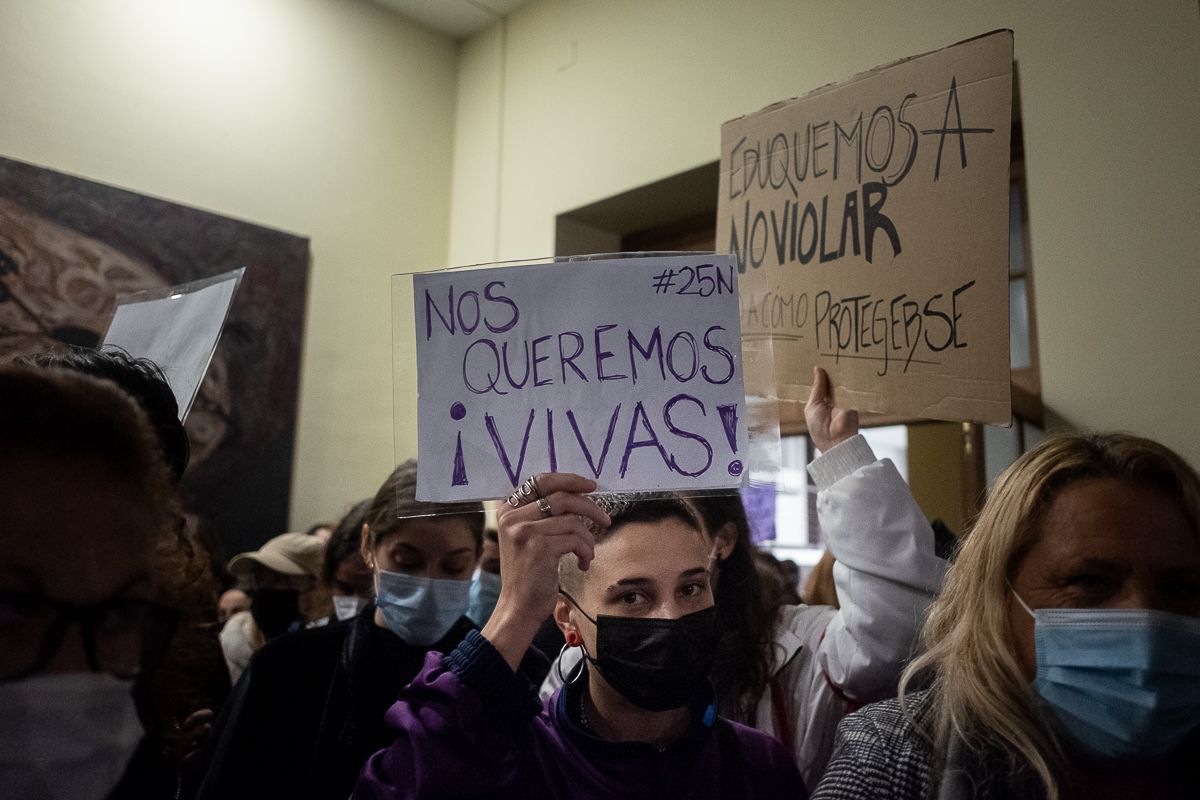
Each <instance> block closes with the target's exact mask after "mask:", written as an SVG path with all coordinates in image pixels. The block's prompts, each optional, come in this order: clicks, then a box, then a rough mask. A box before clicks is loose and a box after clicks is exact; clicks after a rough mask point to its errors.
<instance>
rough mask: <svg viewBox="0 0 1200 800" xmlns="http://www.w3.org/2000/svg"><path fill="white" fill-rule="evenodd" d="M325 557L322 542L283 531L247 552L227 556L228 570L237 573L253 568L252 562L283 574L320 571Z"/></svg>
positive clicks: (313, 573) (302, 534)
mask: <svg viewBox="0 0 1200 800" xmlns="http://www.w3.org/2000/svg"><path fill="white" fill-rule="evenodd" d="M324 558H325V543H324V542H322V541H321V540H320V539H318V538H317V537H316V536H309V535H308V534H305V533H284V534H281V535H279V536H276V537H275V538H274V539H270V540H268V541H267V543H266V544H264V545H263V546H262V547H260V548H258V549H257V550H254V551H252V552H249V553H239V554H238V555H236V556H234V557H233V558H231V559H230V560H229V571H230V572H232V573H233V574H234V575H237V576H239V577H241V576H246V575H250V574H251V573H253V572H254V565H255V564H262V565H263V566H264V567H266V568H268V569H273V570H275V571H276V572H279V573H282V574H284V575H311V576H312V577H314V578H315V577H317V575H319V574H320V572H321V562H322V560H323V559H324Z"/></svg>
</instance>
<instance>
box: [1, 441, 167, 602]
mask: <svg viewBox="0 0 1200 800" xmlns="http://www.w3.org/2000/svg"><path fill="white" fill-rule="evenodd" d="M0 530H3V531H4V533H5V535H4V536H0V564H4V565H7V566H9V567H11V568H13V569H14V570H21V571H23V572H26V573H28V574H31V575H35V576H37V577H38V580H39V581H40V582H41V583H42V584H43V588H44V590H45V591H46V592H47V593H48V594H51V595H53V596H55V597H58V598H60V599H63V600H71V601H78V602H85V601H90V600H94V599H99V598H101V597H104V596H106V594H107V593H110V592H111V591H113V590H114V589H116V588H118V587H120V586H122V585H124V584H126V583H127V582H128V581H129V579H130V578H132V577H134V576H136V575H138V574H140V573H144V572H148V570H149V566H150V558H151V551H152V547H153V540H154V535H155V531H154V529H153V518H152V516H151V514H150V513H149V511H148V510H147V500H146V498H144V497H140V496H139V494H138V491H137V489H136V487H135V486H134V485H132V484H131V483H130V482H128V481H125V480H121V479H119V478H117V477H116V476H114V475H112V474H111V473H110V472H109V471H107V470H105V469H104V468H103V467H102V466H100V465H99V464H96V463H92V462H88V461H78V460H72V459H68V458H60V457H50V456H36V457H23V458H21V459H20V460H19V463H16V462H14V460H13V459H4V458H0Z"/></svg>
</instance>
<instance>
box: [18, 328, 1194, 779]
mask: <svg viewBox="0 0 1200 800" xmlns="http://www.w3.org/2000/svg"><path fill="white" fill-rule="evenodd" d="M813 384H814V385H813V390H812V394H811V396H810V398H809V401H808V404H807V406H806V409H805V417H806V422H807V425H808V430H809V433H810V435H811V436H812V439H813V442H814V443H815V445H816V447H817V448H818V450H819V451H820V453H821V454H820V456H819V457H818V458H816V459H815V460H814V461H813V462H812V464H811V465H810V466H809V472H810V474H811V476H812V478H813V481H814V483H815V484H816V486H817V489H818V499H817V510H818V514H819V522H820V526H821V528H822V531H823V533H824V536H825V538H826V542H827V545H828V549H829V553H828V555H827V559H825V560H824V561H823V562H822V564H821V566H820V568H819V569H818V570H816V571H815V572H814V576H813V578H812V579H811V580H810V581H809V583H808V585H807V586H806V587H805V591H804V593H803V598H801V597H799V596H798V595H797V587H796V580H795V578H794V577H793V578H782V577H781V573H780V571H779V570H778V568H777V565H775V564H771V563H770V561H769V558H768V557H766V556H765V554H764V553H763V552H762V551H761V550H759V548H758V546H757V545H756V544H754V541H753V537H752V533H753V532H752V531H751V529H750V524H749V522H748V521H747V516H746V511H745V509H744V507H743V506H742V503H741V500H740V499H739V497H738V495H737V494H736V493H728V492H727V493H713V492H706V493H690V492H683V493H656V494H644V495H642V494H606V493H598V492H597V486H596V483H595V482H594V481H592V480H590V479H588V478H584V477H581V476H579V475H574V474H569V473H542V474H538V475H534V476H530V477H529V478H528V479H526V480H524V481H523V482H522V483H521V484H520V485H519V486H516V487H514V489H513V492H512V494H511V495H510V496H509V497H507V498H505V499H504V500H503V502H502V503H501V504H500V505H499V509H500V510H499V512H498V513H497V514H496V516H495V527H494V529H492V528H488V526H487V525H486V516H485V513H484V508H483V506H482V505H463V504H455V505H452V506H444V505H439V504H434V503H427V502H422V501H419V500H417V499H416V496H415V495H416V480H417V464H416V462H415V461H408V462H405V463H403V464H401V465H399V466H398V467H396V468H395V470H393V471H392V473H391V474H390V475H388V476H386V478H384V480H383V481H382V483H381V485H379V486H378V488H377V490H376V491H375V492H374V494H373V495H372V496H371V497H368V498H366V499H364V500H362V501H361V502H359V503H357V504H355V505H354V506H353V507H351V508H350V509H349V510H348V511H347V512H346V513H345V515H344V516H343V518H342V519H341V520H339V521H336V522H328V523H321V524H318V525H315V526H313V528H312V529H310V530H309V531H308V532H307V533H282V534H279V535H275V536H273V537H271V538H267V540H266V541H265V543H264V544H263V545H262V546H261V547H260V548H259V549H257V550H254V551H250V552H246V553H241V554H237V555H235V556H234V557H233V558H232V559H231V560H229V561H228V562H227V563H224V564H220V563H218V564H214V561H213V558H212V557H211V553H212V551H213V549H214V548H213V542H212V541H211V540H209V539H208V538H207V537H206V535H204V533H203V532H202V530H201V528H200V527H199V526H197V525H195V524H193V523H191V522H189V521H188V518H187V517H186V516H185V515H184V514H183V513H182V510H181V507H180V498H179V480H180V478H181V476H182V475H183V474H184V471H185V469H186V466H187V460H188V451H187V437H186V434H185V433H184V432H183V428H182V426H181V425H180V424H179V422H178V414H177V408H176V407H175V401H174V398H173V396H172V394H171V392H170V389H169V387H168V386H166V384H165V381H164V380H163V377H162V375H161V373H159V372H158V371H157V369H156V368H155V367H154V365H153V364H150V363H149V362H145V361H139V360H136V359H131V358H128V357H126V356H124V355H122V354H120V353H113V352H101V351H76V352H73V353H70V354H67V355H65V356H64V355H57V356H47V357H42V358H33V359H26V360H25V362H24V363H21V364H15V365H7V366H0V797H3V798H6V799H7V798H13V799H14V800H32V799H33V798H47V799H50V798H79V799H80V800H104V799H105V798H113V799H114V800H120V799H122V798H145V799H146V800H156V799H157V798H164V799H166V798H201V799H202V800H218V799H220V800H224V799H225V798H233V799H235V800H236V799H237V798H260V799H266V798H313V799H314V800H315V799H317V798H320V799H321V800H326V799H327V800H345V798H349V797H354V798H378V799H379V800H384V799H392V798H441V797H445V798H466V797H487V798H490V797H498V798H584V799H589V798H622V799H623V800H632V799H634V798H643V797H644V798H675V797H679V798H710V797H711V798H805V797H813V798H838V799H840V798H854V799H856V800H857V799H858V798H914V800H915V799H916V798H943V799H945V800H950V799H952V798H971V797H1022V798H1025V797H1027V798H1049V799H1050V800H1057V799H1058V798H1078V797H1087V798H1107V797H1122V798H1127V797H1163V798H1182V797H1193V796H1195V792H1196V789H1195V787H1196V786H1197V785H1200V775H1198V774H1197V773H1198V772H1200V657H1198V656H1197V654H1198V653H1200V476H1198V475H1197V473H1196V471H1195V469H1194V468H1192V467H1191V466H1190V465H1188V464H1187V463H1186V462H1185V461H1184V460H1183V459H1182V458H1181V457H1179V456H1178V455H1177V454H1175V453H1174V452H1172V451H1171V450H1170V449H1168V448H1166V447H1164V446H1162V445H1160V444H1157V443H1155V442H1153V441H1149V440H1147V439H1143V438H1138V437H1135V436H1131V435H1124V434H1083V433H1068V434H1059V435H1055V436H1051V437H1049V438H1048V439H1047V440H1045V441H1044V442H1043V443H1041V444H1040V445H1038V446H1037V447H1035V448H1034V449H1032V450H1031V451H1029V452H1027V453H1025V454H1024V455H1022V456H1020V457H1019V458H1018V459H1017V460H1016V461H1015V462H1014V463H1013V464H1012V465H1011V466H1010V467H1009V468H1008V469H1007V470H1005V471H1004V473H1003V474H1002V475H1001V476H1000V477H999V479H998V480H997V481H996V482H995V484H994V485H993V486H992V487H991V489H990V490H989V492H988V495H987V497H986V501H985V502H984V504H983V507H982V510H981V511H980V513H979V514H978V516H977V518H976V519H975V520H973V523H972V525H971V526H970V528H969V530H967V531H966V532H964V533H963V534H962V535H961V537H959V540H958V541H957V542H955V543H954V546H953V548H952V549H953V553H948V552H947V549H948V548H946V547H945V546H944V542H943V541H942V539H940V538H939V536H937V535H935V532H934V529H933V528H932V527H931V525H930V523H929V522H928V521H927V520H926V518H925V517H924V516H923V514H922V513H921V510H920V508H919V507H918V506H917V503H916V502H915V500H914V499H913V497H912V495H911V493H910V492H909V490H908V487H907V485H906V484H905V482H904V480H903V479H902V477H901V476H900V474H899V473H898V472H897V470H896V468H895V466H894V465H893V464H892V463H891V462H890V461H888V460H887V459H877V458H876V457H875V454H874V453H873V452H872V451H871V448H870V446H869V445H868V444H867V443H866V440H865V439H864V438H863V437H862V436H861V435H860V434H859V431H858V418H857V415H856V414H855V413H854V412H852V411H845V410H841V409H836V408H835V407H834V406H833V404H832V392H831V388H830V382H829V379H828V376H827V375H826V374H825V373H824V371H823V370H820V369H815V370H814V380H813ZM381 477H382V476H381ZM365 493H366V487H364V494H365ZM272 533H277V532H272ZM264 538H266V537H264ZM942 538H944V537H942ZM948 555H950V556H952V558H948V557H947V556H948ZM222 576H225V577H226V578H231V579H232V580H233V581H235V585H232V586H229V587H224V586H222V584H221V583H220V581H221V580H222ZM222 588H224V589H225V591H221V590H222Z"/></svg>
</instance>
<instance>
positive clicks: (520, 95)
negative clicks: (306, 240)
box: [0, 0, 1200, 527]
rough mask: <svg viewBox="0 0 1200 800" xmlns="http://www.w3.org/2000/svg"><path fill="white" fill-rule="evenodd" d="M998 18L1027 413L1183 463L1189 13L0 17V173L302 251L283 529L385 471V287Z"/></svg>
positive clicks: (1193, 59) (669, 169)
mask: <svg viewBox="0 0 1200 800" xmlns="http://www.w3.org/2000/svg"><path fill="white" fill-rule="evenodd" d="M997 27H1011V28H1013V29H1014V30H1015V32H1016V57H1017V62H1018V63H1017V68H1018V71H1019V76H1020V90H1021V101H1022V114H1023V117H1024V125H1025V146H1026V166H1027V175H1028V197H1029V214H1030V238H1031V242H1032V250H1033V262H1034V268H1035V272H1036V291H1037V309H1038V316H1039V320H1038V324H1039V338H1040V350H1041V358H1042V383H1043V386H1044V395H1045V398H1046V401H1047V403H1048V405H1049V407H1050V409H1051V411H1052V413H1053V415H1055V417H1056V418H1057V419H1060V420H1062V421H1063V422H1065V423H1067V424H1076V425H1089V426H1095V427H1102V428H1106V427H1122V428H1127V429H1132V430H1135V431H1138V432H1142V433H1146V434H1149V435H1152V436H1155V437H1158V438H1160V439H1162V440H1163V441H1165V442H1167V443H1169V444H1171V445H1173V446H1174V447H1176V448H1178V449H1180V450H1181V451H1182V452H1184V453H1185V454H1186V455H1187V456H1188V457H1189V458H1190V459H1191V460H1192V462H1193V463H1200V429H1198V428H1197V426H1196V425H1195V424H1194V419H1195V414H1196V412H1195V409H1197V408H1200V381H1198V379H1197V370H1196V369H1195V367H1194V361H1195V359H1194V357H1193V355H1192V353H1191V350H1192V338H1193V337H1192V336H1191V334H1194V329H1195V323H1194V321H1193V319H1194V317H1193V310H1192V305H1193V303H1192V301H1194V300H1196V299H1200V291H1198V290H1197V282H1196V279H1195V278H1194V277H1193V274H1194V272H1195V267H1196V261H1197V257H1196V254H1197V253H1198V252H1200V226H1197V225H1196V224H1195V218H1196V211H1195V209H1196V198H1195V194H1196V192H1195V189H1194V188H1193V187H1194V182H1195V177H1196V175H1198V174H1200V148H1197V147H1196V140H1195V130H1196V129H1197V122H1198V121H1200V92H1197V89H1196V87H1197V86H1200V14H1198V13H1197V7H1196V4H1195V2H1194V1H1193V0H1158V1H1157V2H1142V3H1130V2H1095V1H1091V0H1089V1H1088V2H1083V1H1082V0H1077V1H1076V2H1057V3H1035V2H1016V1H1015V0H1008V1H1006V0H989V1H988V2H982V1H978V2H963V1H962V0H927V1H926V2H915V1H914V2H906V3H880V2H836V3H835V2H802V1H801V0H777V1H776V2H766V0H753V1H752V0H687V1H685V0H605V1H604V2H599V1H598V0H597V1H595V2H582V0H545V1H544V2H534V3H532V4H530V5H529V6H526V7H524V8H522V9H520V10H519V11H517V12H516V13H515V14H514V15H513V16H512V17H511V18H510V20H509V21H508V22H507V23H506V24H505V25H503V26H500V25H498V26H495V27H493V28H492V29H490V30H488V31H485V32H483V33H481V34H478V35H477V36H475V37H473V38H472V39H470V40H469V41H468V42H466V43H465V44H464V45H463V46H462V47H461V48H460V47H457V46H456V45H455V44H454V43H453V42H451V41H450V40H449V39H447V38H445V37H441V36H438V35H436V34H433V33H429V32H427V31H424V30H422V29H421V28H419V27H418V26H416V25H414V24H411V23H408V22H406V21H404V20H403V19H402V18H400V17H398V16H396V15H394V14H392V13H390V12H388V11H386V10H384V9H382V8H379V7H377V6H375V5H373V4H371V3H368V2H365V0H254V2H245V0H196V1H195V2H193V1H192V0H188V1H187V2H184V1H183V0H176V1H172V2H165V1H164V0H104V2H71V1H70V0H8V1H7V2H5V3H3V4H0V155H3V156H7V157H11V158H17V159H21V160H24V161H29V162H33V163H35V164H40V165H44V166H47V167H51V168H54V169H59V170H62V171H65V172H70V173H74V174H77V175H81V176H83V177H87V178H91V179H94V180H99V181H103V182H106V183H111V184H114V185H116V186H120V187H122V188H127V189H131V190H134V191H138V192H142V193H146V194H151V195H156V196H160V197H164V198H166V199H169V200H173V201H176V202H181V203H186V204H188V205H194V206H199V207H201V208H206V209H210V210H212V211H216V212H218V213H221V214H226V215H229V216H233V217H238V218H242V219H247V220H250V221H253V222H256V223H260V224H263V225H268V226H271V227H276V228H281V229H284V230H288V231H292V232H295V233H299V234H302V235H305V236H308V237H310V238H311V239H312V246H313V262H314V263H313V271H312V275H311V282H310V295H309V319H308V321H307V325H306V332H305V350H304V360H303V374H302V382H301V397H300V417H299V429H298V439H297V448H296V467H295V482H294V485H293V493H292V495H293V497H292V526H293V527H300V526H303V525H305V524H307V523H309V522H311V521H313V520H315V519H318V518H323V517H329V516H334V515H336V514H338V513H339V512H340V511H341V510H342V508H343V507H344V506H345V505H346V504H347V503H349V502H350V501H352V500H354V499H356V498H357V497H360V496H364V495H367V494H370V493H371V492H372V491H373V490H374V489H375V487H376V486H377V485H378V484H379V482H380V481H381V479H382V478H383V476H384V475H386V473H387V471H388V470H389V468H390V466H391V465H392V464H393V463H394V460H393V459H394V450H393V425H392V400H391V398H392V375H391V367H390V364H391V361H390V358H389V352H388V350H389V342H390V341H391V337H390V336H389V331H390V316H389V302H388V292H387V286H388V281H387V276H388V275H390V274H392V273H395V272H402V271H406V270H413V269H419V268H423V267H428V266H433V265H440V264H445V263H453V264H460V263H470V262H475V261H485V260H491V259H495V258H524V257H532V256H543V255H548V254H551V253H553V252H554V231H555V217H556V216H557V215H558V214H561V213H563V212H566V211H569V210H571V209H574V208H577V207H579V206H582V205H585V204H588V203H591V202H594V201H596V200H600V199H602V198H606V197H609V196H611V195H614V194H618V193H620V192H623V191H626V190H629V189H631V188H634V187H637V186H641V185H644V184H647V183H650V182H652V181H655V180H658V179H660V178H663V177H665V176H668V175H672V174H675V173H678V172H682V171H684V170H687V169H691V168H693V167H696V166H698V165H700V164H704V163H708V162H711V161H713V160H715V159H717V158H718V157H719V136H720V124H721V123H722V122H723V121H725V120H727V119H729V118H731V117H734V116H737V115H740V114H744V113H748V112H752V111H755V110H757V109H758V108H760V107H762V106H763V105H766V104H768V103H771V102H774V101H776V100H779V99H781V98H785V97H789V96H793V95H797V94H801V93H803V92H805V91H807V90H808V89H811V88H813V87H816V86H819V85H821V84H823V83H827V82H829V81H835V80H840V79H843V78H845V77H847V76H849V75H851V74H853V73H855V72H858V71H861V70H863V69H867V68H870V67H872V66H874V65H876V64H880V63H884V62H887V61H890V60H893V59H896V58H901V57H904V56H908V55H912V54H915V53H919V52H924V51H927V50H931V49H935V48H938V47H941V46H943V45H946V44H949V43H951V42H954V41H957V40H959V39H962V38H965V37H968V36H971V35H974V34H978V33H981V32H984V31H987V30H991V29H993V28H997ZM396 417H397V419H398V420H399V426H398V429H397V430H396V431H395V441H396V442H397V445H396V448H395V454H398V455H400V456H401V457H406V456H408V455H411V454H413V453H414V452H415V409H413V408H412V407H411V406H410V405H401V407H399V408H398V409H397V414H396ZM252 501H253V500H252V498H251V499H249V502H252Z"/></svg>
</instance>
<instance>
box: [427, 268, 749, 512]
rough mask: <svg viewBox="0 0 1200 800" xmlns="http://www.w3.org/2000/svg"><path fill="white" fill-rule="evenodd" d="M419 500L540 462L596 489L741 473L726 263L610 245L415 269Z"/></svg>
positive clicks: (492, 494)
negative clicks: (579, 253)
mask: <svg viewBox="0 0 1200 800" xmlns="http://www.w3.org/2000/svg"><path fill="white" fill-rule="evenodd" d="M413 300H414V311H415V320H416V338H417V384H418V392H419V402H418V420H417V430H418V433H417V435H418V442H417V446H418V448H419V455H418V463H419V464H420V468H419V471H418V476H417V498H418V499H421V500H429V501H438V502H448V501H464V500H481V499H491V498H500V497H504V496H506V495H507V494H508V493H509V492H511V491H512V489H513V487H514V486H515V485H516V484H518V483H520V481H521V480H523V479H524V478H525V477H526V476H528V475H530V474H532V473H537V472H546V471H559V472H576V473H579V474H580V475H585V476H587V477H590V478H594V479H595V480H596V481H597V483H598V484H599V487H600V489H601V490H606V491H617V490H621V491H626V490H628V491H640V490H647V491H649V490H655V491H659V490H662V491H665V490H672V489H704V488H726V487H734V486H738V485H740V484H741V482H742V476H743V473H744V471H745V469H746V451H747V433H746V416H747V414H746V408H745V403H746V398H745V391H744V388H743V384H742V362H741V352H742V351H741V328H740V325H739V321H738V295H737V268H736V266H735V265H734V264H733V263H732V261H731V259H730V257H729V256H714V255H704V254H696V255H681V256H674V255H673V256H666V257H645V258H618V259H608V260H603V261H580V262H571V263H557V264H536V265H523V266H511V267H500V268H492V269H473V270H457V271H445V272H437V273H425V274H418V275H414V276H413Z"/></svg>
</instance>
